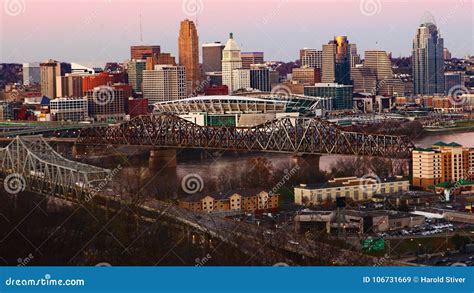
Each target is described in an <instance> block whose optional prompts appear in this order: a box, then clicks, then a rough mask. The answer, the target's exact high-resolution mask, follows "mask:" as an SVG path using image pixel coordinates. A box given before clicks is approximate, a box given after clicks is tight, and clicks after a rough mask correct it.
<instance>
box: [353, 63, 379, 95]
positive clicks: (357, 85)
mask: <svg viewBox="0 0 474 293" xmlns="http://www.w3.org/2000/svg"><path fill="white" fill-rule="evenodd" d="M351 79H352V82H353V84H354V92H355V93H369V94H372V95H375V94H376V92H377V91H376V90H377V75H376V74H375V72H374V70H373V69H371V68H367V67H364V66H361V65H359V66H356V67H354V68H352V69H351Z"/></svg>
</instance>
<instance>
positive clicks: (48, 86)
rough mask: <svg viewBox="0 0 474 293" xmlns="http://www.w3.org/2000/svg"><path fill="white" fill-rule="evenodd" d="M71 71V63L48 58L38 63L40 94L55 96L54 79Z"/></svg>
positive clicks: (52, 97)
mask: <svg viewBox="0 0 474 293" xmlns="http://www.w3.org/2000/svg"><path fill="white" fill-rule="evenodd" d="M70 72H71V64H69V63H62V62H58V61H54V60H51V59H50V60H48V61H46V62H43V63H40V79H41V94H42V95H43V96H47V97H48V98H50V99H54V98H56V97H57V96H58V95H57V94H56V80H57V77H58V76H63V75H65V74H66V73H70Z"/></svg>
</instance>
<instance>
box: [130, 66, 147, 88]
mask: <svg viewBox="0 0 474 293" xmlns="http://www.w3.org/2000/svg"><path fill="white" fill-rule="evenodd" d="M145 69H146V61H145V60H138V59H132V60H130V62H128V70H127V72H128V83H129V84H130V85H131V86H132V88H133V90H134V91H135V92H137V93H141V92H142V80H143V70H145Z"/></svg>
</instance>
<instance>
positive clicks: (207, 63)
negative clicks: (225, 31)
mask: <svg viewBox="0 0 474 293" xmlns="http://www.w3.org/2000/svg"><path fill="white" fill-rule="evenodd" d="M224 47H225V45H224V44H222V43H221V42H214V43H209V44H204V45H202V69H203V71H204V72H218V71H222V50H224Z"/></svg>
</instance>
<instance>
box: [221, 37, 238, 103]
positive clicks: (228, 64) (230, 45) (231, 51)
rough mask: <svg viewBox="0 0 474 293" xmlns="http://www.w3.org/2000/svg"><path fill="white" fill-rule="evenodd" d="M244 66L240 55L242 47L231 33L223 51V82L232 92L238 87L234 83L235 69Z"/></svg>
mask: <svg viewBox="0 0 474 293" xmlns="http://www.w3.org/2000/svg"><path fill="white" fill-rule="evenodd" d="M239 68H242V58H241V57H240V47H239V45H238V44H237V42H236V41H235V40H234V35H233V34H232V33H230V35H229V40H228V41H227V43H226V44H225V48H224V50H223V51H222V84H223V85H226V86H227V87H228V89H229V94H231V93H232V92H233V91H234V90H236V88H235V87H234V84H233V77H232V75H233V70H234V69H239Z"/></svg>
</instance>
